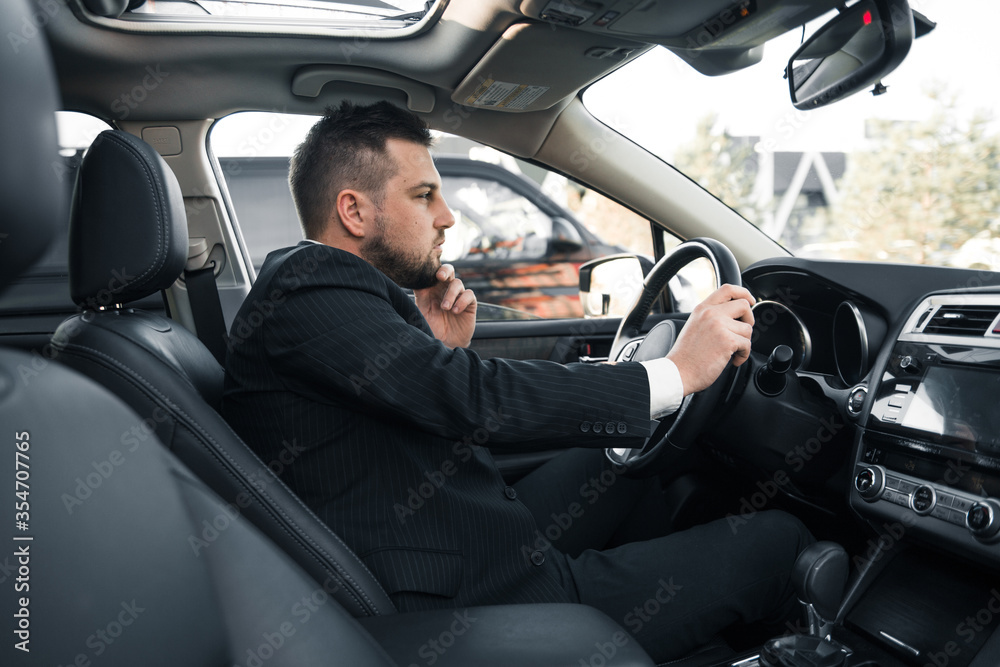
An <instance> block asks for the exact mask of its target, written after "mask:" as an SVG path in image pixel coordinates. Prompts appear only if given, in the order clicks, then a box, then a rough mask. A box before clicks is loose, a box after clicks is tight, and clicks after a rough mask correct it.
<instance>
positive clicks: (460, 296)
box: [413, 264, 478, 348]
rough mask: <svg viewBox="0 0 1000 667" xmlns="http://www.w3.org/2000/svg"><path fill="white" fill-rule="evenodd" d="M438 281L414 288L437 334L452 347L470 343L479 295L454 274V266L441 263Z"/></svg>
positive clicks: (465, 345) (420, 305) (439, 338)
mask: <svg viewBox="0 0 1000 667" xmlns="http://www.w3.org/2000/svg"><path fill="white" fill-rule="evenodd" d="M436 275H437V279H438V283H437V285H434V286H433V287H428V288H426V289H416V290H413V294H414V296H416V301H417V308H419V309H420V312H421V313H423V316H424V318H425V319H426V320H427V323H428V324H430V325H431V331H433V332H434V336H435V338H437V339H438V340H439V341H441V342H442V343H444V344H445V345H447V346H448V347H450V348H456V347H468V346H469V343H470V342H471V341H472V334H473V332H475V330H476V307H477V305H478V304H477V302H476V295H475V293H473V291H472V290H467V289H465V285H464V284H462V281H461V280H459V279H458V278H456V277H455V267H453V266H452V265H451V264H442V265H441V268H440V269H438V271H437V274H436Z"/></svg>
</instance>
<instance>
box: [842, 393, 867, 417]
mask: <svg viewBox="0 0 1000 667" xmlns="http://www.w3.org/2000/svg"><path fill="white" fill-rule="evenodd" d="M866 396H868V389H867V388H866V387H864V386H859V387H855V389H854V390H853V391H852V392H851V395H850V397H849V398H848V399H847V411H848V412H850V413H851V414H852V415H859V414H861V409H862V408H863V407H864V406H865V397H866Z"/></svg>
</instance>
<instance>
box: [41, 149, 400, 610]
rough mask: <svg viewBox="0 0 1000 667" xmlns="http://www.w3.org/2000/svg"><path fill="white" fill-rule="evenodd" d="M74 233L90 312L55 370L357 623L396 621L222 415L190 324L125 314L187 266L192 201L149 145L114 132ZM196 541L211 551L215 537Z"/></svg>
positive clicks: (79, 292)
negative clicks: (112, 402)
mask: <svg viewBox="0 0 1000 667" xmlns="http://www.w3.org/2000/svg"><path fill="white" fill-rule="evenodd" d="M71 216H72V217H71V219H70V231H69V253H70V255H69V268H70V293H71V296H72V298H73V300H74V302H76V303H77V304H78V305H79V306H80V307H81V308H82V309H83V311H82V312H81V313H80V314H79V315H76V316H74V317H71V318H69V319H68V320H66V321H65V322H64V323H63V324H62V325H61V326H60V327H59V329H58V330H57V331H56V333H55V335H54V336H53V339H52V346H53V348H54V349H55V350H56V351H58V353H59V354H58V360H59V361H60V362H62V363H64V364H66V365H68V366H71V367H73V368H75V369H77V370H79V371H81V372H83V373H84V374H85V375H87V376H89V377H91V378H93V379H95V380H97V381H98V382H99V383H101V384H102V385H104V386H105V387H107V388H108V389H110V390H111V391H112V392H113V393H115V394H116V395H118V396H119V397H120V398H122V399H123V400H124V401H125V402H126V403H128V404H129V406H130V407H131V408H132V409H133V410H135V411H136V412H138V413H139V415H140V416H141V417H142V423H141V425H140V426H139V427H138V428H137V429H134V430H133V431H132V432H130V433H129V435H128V436H125V440H123V443H125V441H127V446H128V447H130V448H131V447H140V446H142V442H143V440H144V439H145V438H148V437H149V436H150V435H152V434H155V436H156V437H157V438H158V439H159V440H160V441H162V442H163V443H164V444H166V445H167V447H168V448H169V449H170V450H171V451H173V452H174V453H175V454H176V455H177V456H178V457H179V458H180V459H181V460H182V461H183V462H184V463H185V464H186V465H187V466H188V467H189V468H190V469H191V470H192V471H193V472H194V473H195V474H196V475H197V476H198V477H199V478H200V479H202V480H203V481H204V482H205V483H207V484H208V485H209V486H210V487H211V488H212V489H213V490H215V491H216V493H218V494H219V495H220V496H222V497H223V498H224V499H225V500H226V501H227V502H228V503H229V504H230V513H231V514H243V515H245V516H246V517H247V518H248V519H250V521H251V522H252V523H254V524H255V525H256V526H258V527H259V528H260V529H261V530H262V531H263V532H264V533H265V534H266V535H267V536H268V537H270V538H271V539H272V540H274V541H275V542H276V543H277V544H278V545H279V546H280V547H281V548H282V549H283V550H284V551H285V552H286V553H288V554H289V555H291V556H292V558H294V560H295V561H296V562H298V563H299V565H301V566H302V567H303V568H304V569H305V570H306V571H307V572H309V573H310V574H311V575H312V576H313V578H315V579H316V581H317V582H318V583H319V584H321V585H322V586H323V588H324V589H325V590H326V591H327V592H328V593H329V594H330V595H332V596H333V597H334V599H336V600H337V601H338V602H339V603H340V604H341V605H343V606H344V608H345V609H347V610H348V611H349V612H350V613H351V614H353V615H355V616H358V617H363V616H374V615H379V614H390V613H395V611H396V610H395V608H394V607H393V605H392V602H391V601H390V600H389V597H388V595H387V594H386V593H385V592H384V591H383V589H382V587H381V586H380V585H379V584H378V582H377V581H376V580H375V578H374V577H373V576H372V575H371V574H370V573H369V571H368V569H367V568H366V567H365V566H364V565H363V564H362V563H361V561H360V560H358V559H357V558H356V557H355V556H354V554H353V553H352V552H351V550H350V549H348V548H347V546H346V545H345V544H344V543H343V542H342V541H341V540H340V539H339V538H338V537H337V536H336V535H335V534H334V533H333V532H332V531H331V530H330V529H329V528H328V527H327V526H326V525H325V524H324V523H323V522H322V521H320V520H319V518H317V517H316V516H315V515H314V514H313V513H312V512H311V511H310V510H309V509H308V508H307V507H306V506H305V505H304V504H303V503H302V501H301V500H299V498H298V497H297V496H296V495H295V494H293V493H292V492H291V491H290V490H289V489H288V488H287V487H286V486H285V485H284V483H283V482H281V480H280V479H278V477H277V475H276V474H275V472H274V471H279V472H280V469H281V467H283V466H285V465H288V464H289V463H291V462H292V461H293V460H294V457H295V455H296V452H295V450H294V448H293V447H290V448H288V449H287V450H286V452H283V453H282V456H281V457H279V460H276V461H269V462H267V464H266V465H265V463H264V462H262V461H261V460H260V459H259V458H257V456H256V455H254V453H253V452H252V451H251V450H250V449H249V448H248V447H247V446H246V445H245V444H244V443H243V442H242V440H240V438H239V437H238V436H237V435H236V434H235V433H234V432H233V430H232V429H231V428H230V427H229V425H228V424H227V423H226V422H225V421H224V420H223V419H222V418H221V416H220V415H219V414H218V412H217V411H216V410H217V409H218V407H219V401H220V400H221V395H222V385H223V369H222V367H221V366H220V365H219V364H218V362H217V361H216V360H215V358H214V357H213V356H212V354H211V353H210V352H209V351H208V349H207V348H206V347H205V346H204V345H203V344H202V343H201V341H199V340H198V338H197V337H196V336H194V335H193V334H192V333H191V332H189V331H188V330H187V329H185V328H184V327H183V326H181V325H179V324H177V323H176V322H174V321H172V320H169V319H167V318H164V317H161V316H159V315H155V314H151V313H147V312H143V311H141V310H137V309H132V308H123V307H121V306H119V305H118V304H122V303H127V302H130V301H133V300H136V299H141V298H143V297H146V296H149V295H151V294H156V293H157V292H159V291H161V290H164V289H166V288H168V287H170V286H171V285H172V284H173V283H174V281H175V280H177V278H178V276H179V275H180V274H181V271H182V270H183V268H184V263H185V261H186V258H187V247H188V235H187V219H186V217H185V213H184V199H183V196H182V194H181V190H180V186H179V185H178V183H177V179H176V177H175V176H174V174H173V172H172V171H171V170H170V168H169V167H168V166H167V164H166V163H165V162H164V160H163V158H161V157H160V155H159V154H158V153H156V151H155V150H153V148H152V147H150V146H149V145H148V144H147V143H145V142H144V141H142V140H140V139H138V138H137V137H135V136H133V135H131V134H128V133H126V132H121V131H116V130H107V131H105V132H103V133H102V134H100V135H99V136H98V137H97V139H95V140H94V143H93V145H91V147H90V150H89V151H88V152H87V155H86V156H85V157H84V160H83V164H82V165H81V167H80V171H79V174H78V177H77V184H76V189H75V191H74V195H73V202H72V213H71ZM201 532H202V533H203V534H199V536H198V537H197V539H195V540H194V544H195V545H196V546H201V547H203V548H207V546H208V545H209V544H210V542H211V540H210V538H211V537H212V535H213V534H214V528H213V527H211V526H205V528H204V530H203V531H201Z"/></svg>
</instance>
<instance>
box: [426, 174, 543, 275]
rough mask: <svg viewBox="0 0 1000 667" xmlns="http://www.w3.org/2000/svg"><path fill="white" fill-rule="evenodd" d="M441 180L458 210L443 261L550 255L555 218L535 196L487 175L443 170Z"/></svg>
mask: <svg viewBox="0 0 1000 667" xmlns="http://www.w3.org/2000/svg"><path fill="white" fill-rule="evenodd" d="M441 182H442V192H443V193H444V196H445V200H446V201H447V202H448V205H449V206H450V207H451V208H452V211H453V212H454V214H455V225H454V226H453V227H452V228H451V229H449V230H448V232H447V235H446V237H445V244H444V253H443V254H442V256H441V259H442V261H446V262H469V261H472V262H475V261H490V260H494V261H516V260H526V259H541V258H543V257H545V256H546V254H548V252H549V243H550V242H551V240H552V218H550V217H549V216H548V215H546V214H545V213H543V212H542V211H541V209H539V208H538V206H536V205H535V204H534V202H532V201H531V200H530V199H528V198H527V197H524V196H522V195H519V194H518V193H516V192H514V191H513V190H511V189H510V188H509V187H507V186H506V185H504V184H502V183H499V182H497V181H494V180H488V179H485V178H471V177H462V176H458V177H455V176H445V175H443V174H442V177H441Z"/></svg>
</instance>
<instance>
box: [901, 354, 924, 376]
mask: <svg viewBox="0 0 1000 667" xmlns="http://www.w3.org/2000/svg"><path fill="white" fill-rule="evenodd" d="M899 367H900V368H902V369H903V370H904V371H906V372H907V373H914V374H915V373H919V372H920V362H919V361H917V359H916V357H911V356H910V355H906V356H904V357H903V358H902V359H900V360H899Z"/></svg>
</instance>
